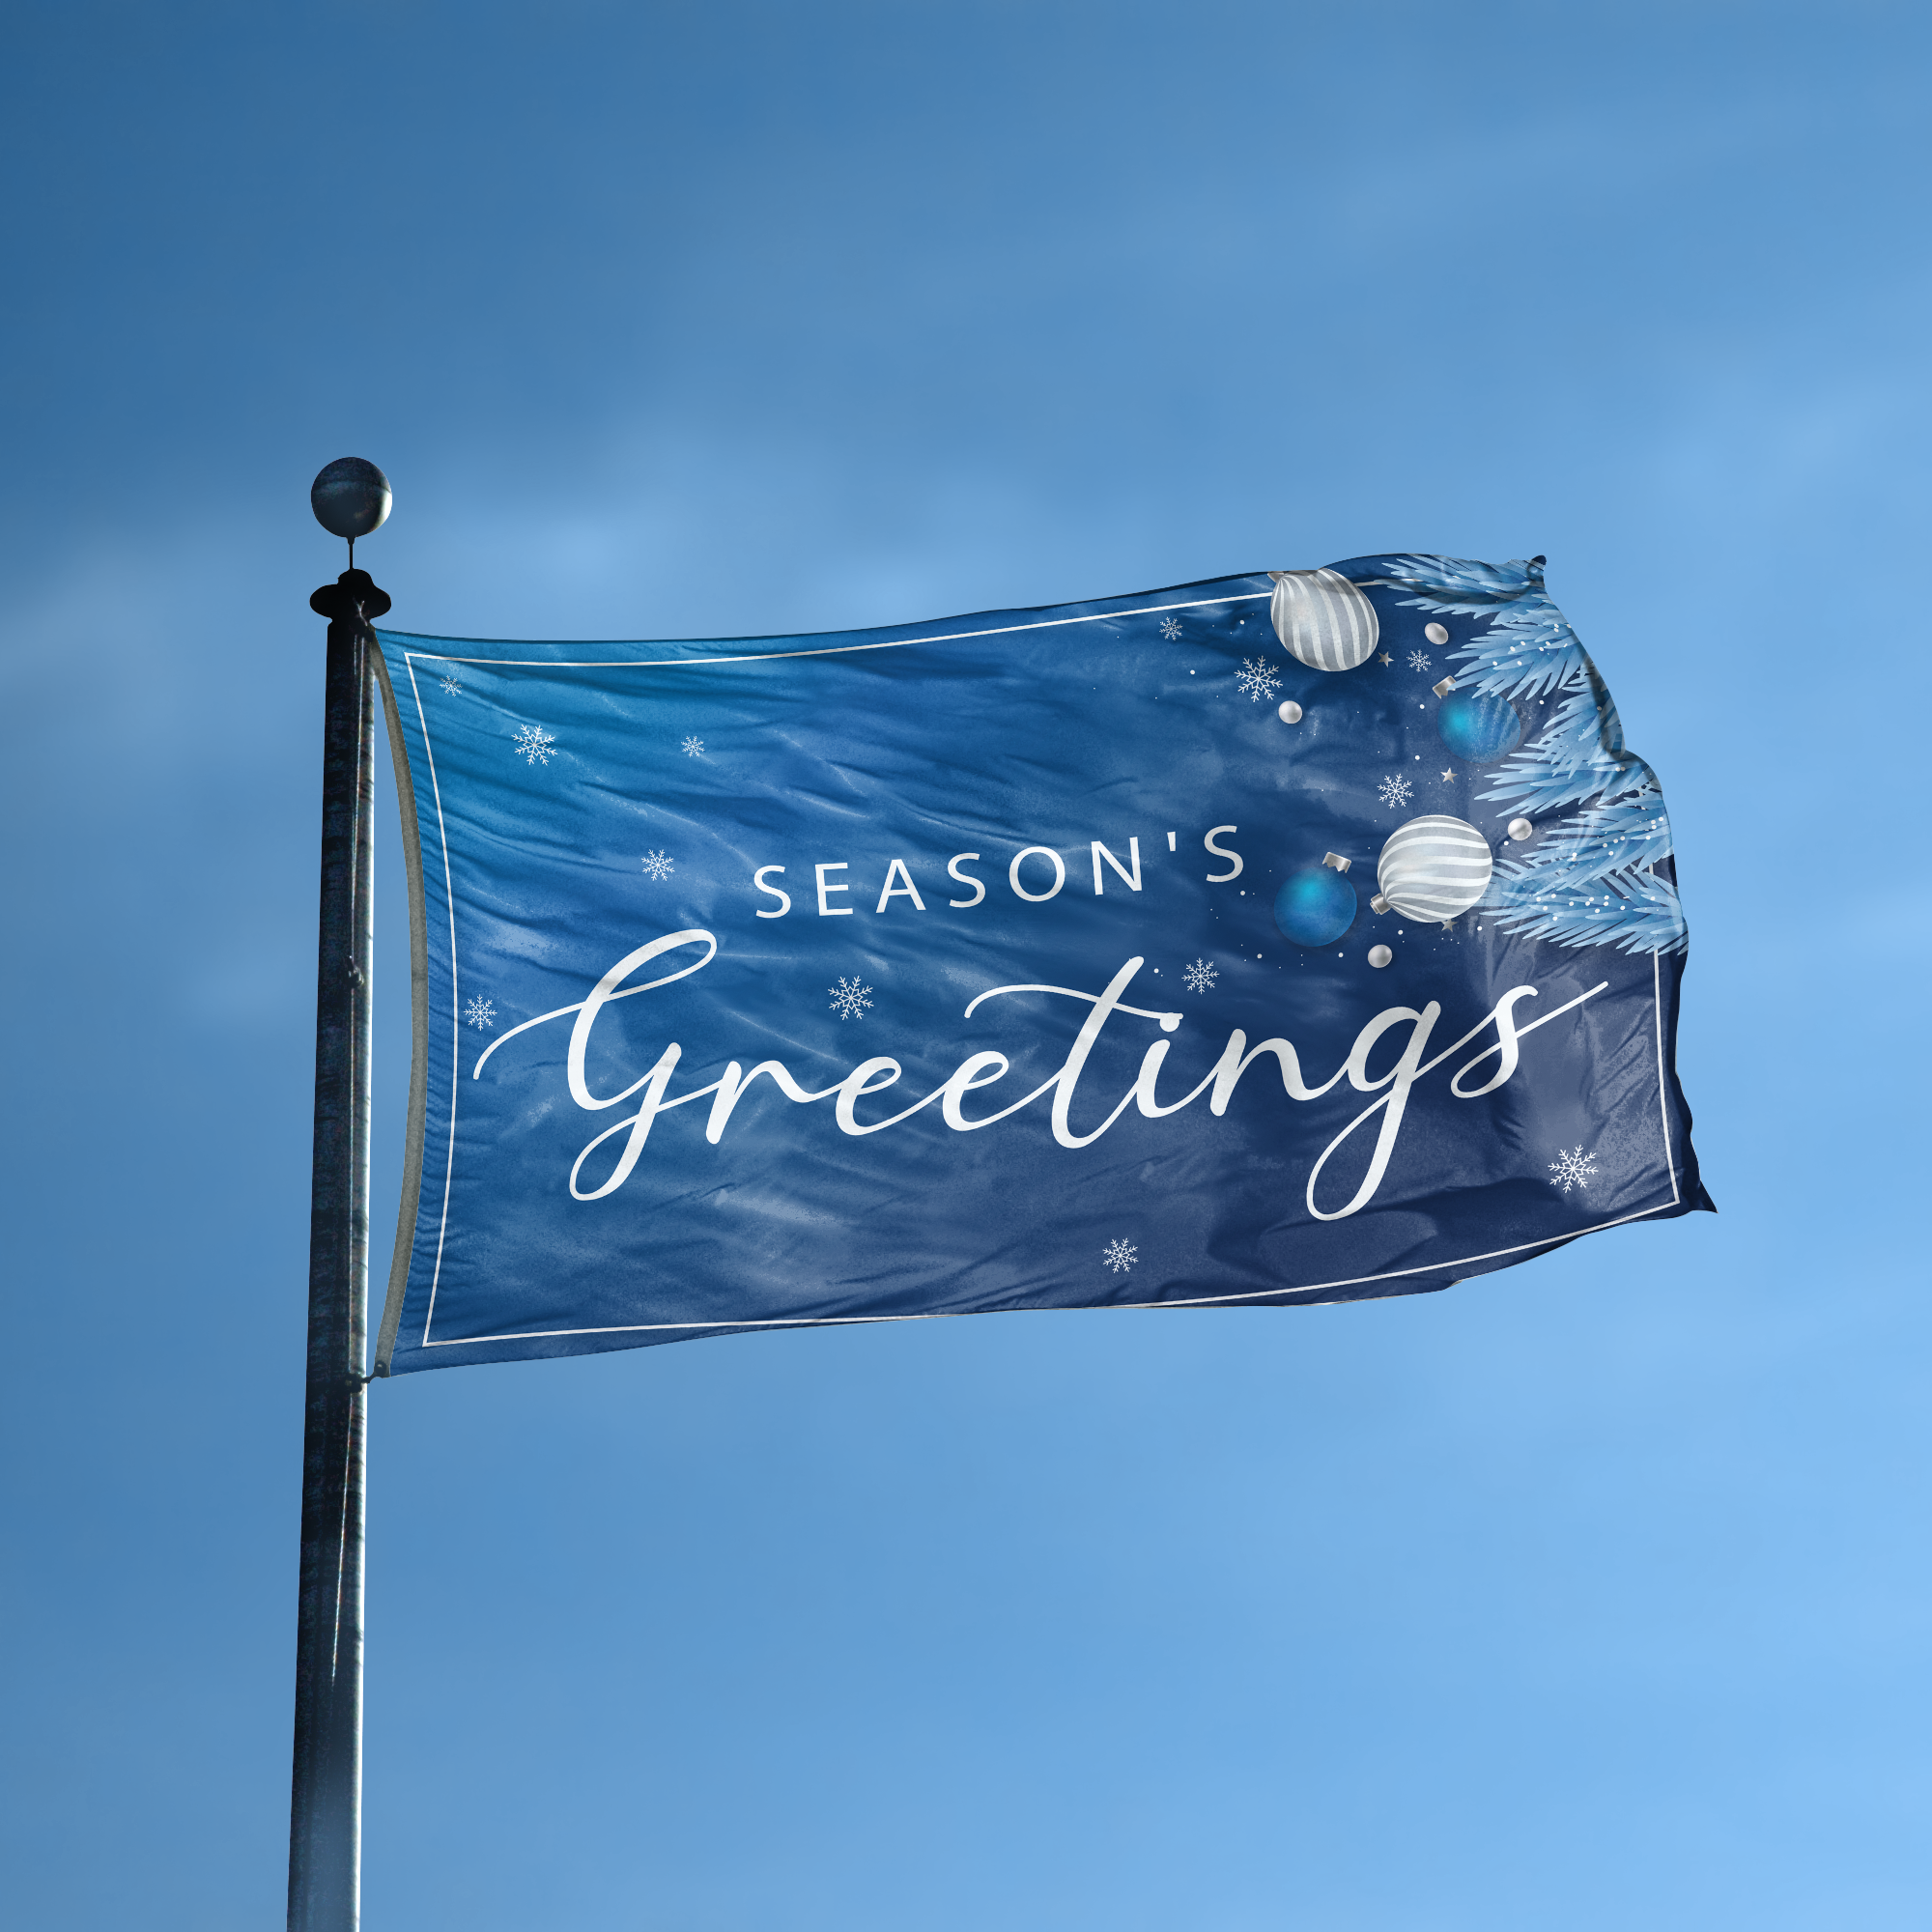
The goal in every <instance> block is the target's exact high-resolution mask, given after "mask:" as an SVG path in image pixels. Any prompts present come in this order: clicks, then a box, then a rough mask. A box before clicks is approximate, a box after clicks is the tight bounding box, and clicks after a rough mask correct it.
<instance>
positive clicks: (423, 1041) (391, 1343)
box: [369, 639, 429, 1376]
mask: <svg viewBox="0 0 1932 1932" xmlns="http://www.w3.org/2000/svg"><path fill="white" fill-rule="evenodd" d="M369 655H370V659H371V662H372V663H373V664H374V666H375V670H376V682H377V685H378V687H379V689H380V690H381V692H382V696H383V716H384V720H385V721H386V723H387V725H388V727H389V758H390V762H391V764H392V766H393V768H394V770H395V774H396V804H397V807H398V809H399V810H400V812H401V814H402V821H403V869H404V871H405V872H406V873H407V875H408V878H409V889H410V1115H409V1125H408V1128H407V1131H406V1132H405V1134H404V1137H403V1193H402V1200H401V1202H400V1203H399V1204H398V1206H397V1208H396V1245H395V1250H394V1253H393V1254H392V1256H391V1258H390V1262H389V1292H388V1294H387V1296H386V1297H385V1299H384V1304H383V1321H382V1325H381V1326H380V1327H379V1328H378V1330H377V1332H376V1361H375V1373H376V1374H377V1375H378V1376H386V1375H387V1374H388V1373H389V1358H390V1356H391V1355H393V1354H394V1353H395V1350H396V1330H397V1327H398V1326H399V1325H400V1323H401V1321H402V1319H403V1293H404V1291H405V1290H406V1289H407V1288H408V1287H409V1281H410V1257H411V1255H412V1253H413V1252H414V1249H415V1239H416V1205H417V1203H418V1202H419V1201H420V1200H421V1198H422V1169H423V1121H424V1115H425V1112H426V1110H427V1108H428V1104H429V936H428V932H427V929H426V927H425V924H424V921H425V919H426V917H427V915H426V912H425V908H424V902H423V875H422V838H421V835H420V832H419V830H418V828H417V825H416V790H415V781H414V780H413V778H412V774H411V771H410V749H409V744H408V742H407V740H406V739H405V738H404V736H403V721H402V717H401V715H400V713H399V712H398V711H397V709H396V692H395V687H394V685H393V684H392V683H391V681H390V678H389V667H388V661H387V658H386V657H385V655H384V651H383V648H382V644H381V640H380V639H379V640H378V641H377V643H376V645H375V647H374V648H373V649H372V650H371V651H370V654H369Z"/></svg>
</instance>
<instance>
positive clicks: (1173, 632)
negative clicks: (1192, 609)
mask: <svg viewBox="0 0 1932 1932" xmlns="http://www.w3.org/2000/svg"><path fill="white" fill-rule="evenodd" d="M1160 634H1161V636H1162V637H1163V638H1178V637H1179V635H1180V619H1179V617H1163V618H1162V619H1161V620H1160Z"/></svg>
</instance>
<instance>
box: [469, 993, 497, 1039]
mask: <svg viewBox="0 0 1932 1932" xmlns="http://www.w3.org/2000/svg"><path fill="white" fill-rule="evenodd" d="M463 1017H464V1019H465V1020H466V1021H467V1022H468V1023H469V1025H470V1026H473V1027H474V1028H475V1029H476V1031H477V1032H478V1033H481V1032H482V1031H483V1029H484V1028H485V1027H489V1026H495V1025H496V1024H497V1009H496V1008H495V1007H494V1006H492V1005H491V1003H490V1002H489V1001H488V1000H471V1001H470V1002H469V1005H468V1006H467V1007H465V1008H464V1009H463Z"/></svg>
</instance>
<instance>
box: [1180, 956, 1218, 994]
mask: <svg viewBox="0 0 1932 1932" xmlns="http://www.w3.org/2000/svg"><path fill="white" fill-rule="evenodd" d="M1180 977H1181V978H1182V979H1183V980H1186V981H1187V990H1188V991H1189V992H1190V993H1211V992H1212V991H1213V990H1214V981H1215V980H1217V979H1219V978H1220V975H1219V974H1218V973H1217V972H1216V971H1215V969H1214V968H1213V967H1212V966H1210V965H1208V962H1207V960H1205V959H1197V960H1196V961H1195V962H1194V964H1193V965H1192V966H1189V967H1187V968H1185V969H1184V970H1183V971H1182V973H1181V975H1180Z"/></svg>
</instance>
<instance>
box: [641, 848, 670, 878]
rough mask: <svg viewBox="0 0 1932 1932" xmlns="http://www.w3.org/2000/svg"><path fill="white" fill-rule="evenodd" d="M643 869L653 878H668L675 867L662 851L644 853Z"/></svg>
mask: <svg viewBox="0 0 1932 1932" xmlns="http://www.w3.org/2000/svg"><path fill="white" fill-rule="evenodd" d="M643 864H644V870H645V872H646V873H648V874H649V875H650V877H652V878H654V879H668V878H669V877H670V875H671V874H672V873H673V872H674V871H675V870H676V869H677V867H676V866H675V864H674V863H673V862H672V861H671V860H670V858H669V857H668V855H667V854H665V853H663V852H646V853H645V854H644V861H643Z"/></svg>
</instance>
